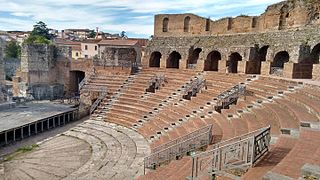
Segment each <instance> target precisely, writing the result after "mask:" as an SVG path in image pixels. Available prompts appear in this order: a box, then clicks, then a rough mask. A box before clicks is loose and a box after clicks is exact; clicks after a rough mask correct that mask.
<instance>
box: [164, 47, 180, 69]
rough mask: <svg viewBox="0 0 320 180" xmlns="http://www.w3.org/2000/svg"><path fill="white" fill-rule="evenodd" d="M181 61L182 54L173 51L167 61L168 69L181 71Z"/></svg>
mask: <svg viewBox="0 0 320 180" xmlns="http://www.w3.org/2000/svg"><path fill="white" fill-rule="evenodd" d="M180 59H181V55H180V53H178V52H177V51H173V52H172V53H171V54H170V55H169V58H168V59H167V68H177V69H179V62H180Z"/></svg>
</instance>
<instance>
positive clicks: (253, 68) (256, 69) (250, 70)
mask: <svg viewBox="0 0 320 180" xmlns="http://www.w3.org/2000/svg"><path fill="white" fill-rule="evenodd" d="M268 48H269V46H263V47H262V48H260V49H259V50H258V53H257V56H256V58H255V59H253V60H251V61H248V62H247V63H246V74H261V63H262V62H265V61H266V59H267V53H268Z"/></svg>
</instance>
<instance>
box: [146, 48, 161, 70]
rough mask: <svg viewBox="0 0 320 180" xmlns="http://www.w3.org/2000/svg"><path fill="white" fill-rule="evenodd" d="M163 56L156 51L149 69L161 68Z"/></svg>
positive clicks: (150, 61) (151, 58)
mask: <svg viewBox="0 0 320 180" xmlns="http://www.w3.org/2000/svg"><path fill="white" fill-rule="evenodd" d="M161 57H162V55H161V53H160V52H158V51H155V52H153V53H152V54H151V56H150V60H149V67H160V59H161Z"/></svg>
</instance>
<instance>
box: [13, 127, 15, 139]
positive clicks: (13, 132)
mask: <svg viewBox="0 0 320 180" xmlns="http://www.w3.org/2000/svg"><path fill="white" fill-rule="evenodd" d="M13 141H16V129H13Z"/></svg>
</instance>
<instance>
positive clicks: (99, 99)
mask: <svg viewBox="0 0 320 180" xmlns="http://www.w3.org/2000/svg"><path fill="white" fill-rule="evenodd" d="M106 96H107V92H102V93H101V94H100V96H99V97H98V99H97V100H96V101H95V102H94V103H93V104H92V106H91V108H90V114H92V113H93V112H94V110H96V108H97V107H98V106H99V104H100V103H101V101H102V100H103V99H104V98H105V97H106Z"/></svg>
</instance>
